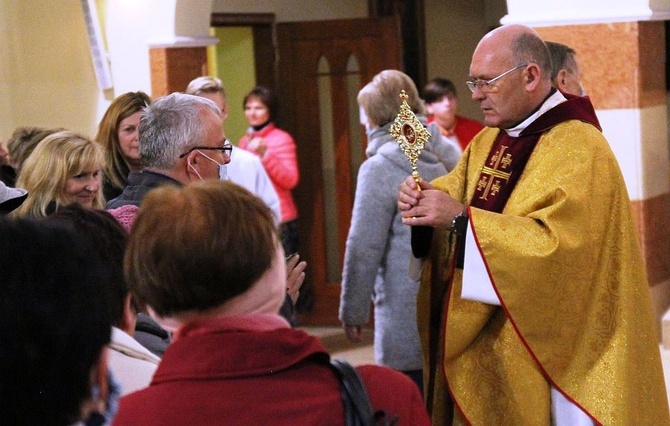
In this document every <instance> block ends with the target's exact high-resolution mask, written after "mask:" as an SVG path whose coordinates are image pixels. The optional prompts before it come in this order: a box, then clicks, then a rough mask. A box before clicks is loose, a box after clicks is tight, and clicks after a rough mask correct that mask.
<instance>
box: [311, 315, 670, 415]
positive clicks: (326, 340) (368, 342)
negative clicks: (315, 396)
mask: <svg viewBox="0 0 670 426" xmlns="http://www.w3.org/2000/svg"><path fill="white" fill-rule="evenodd" d="M304 330H305V331H306V332H308V333H310V334H313V335H316V336H319V337H321V341H322V342H323V344H324V346H325V347H326V348H327V349H328V351H329V352H330V353H331V355H332V356H333V357H334V358H339V359H344V360H347V361H349V362H350V363H351V364H353V365H361V364H374V362H375V360H374V355H373V353H372V330H365V331H364V333H363V342H361V343H351V342H349V341H348V340H347V338H346V336H345V335H344V332H343V331H342V329H341V328H339V327H304ZM660 351H661V359H662V361H663V371H664V373H665V387H666V389H667V393H668V395H669V397H668V403H669V404H670V349H665V348H664V347H663V345H661V346H660Z"/></svg>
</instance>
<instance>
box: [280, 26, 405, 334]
mask: <svg viewBox="0 0 670 426" xmlns="http://www.w3.org/2000/svg"><path fill="white" fill-rule="evenodd" d="M277 41H278V85H277V86H278V87H277V89H278V94H279V114H278V115H279V117H278V122H279V123H280V126H281V127H283V128H285V129H286V130H287V131H288V132H289V133H291V134H292V135H293V136H294V138H295V140H296V143H297V146H298V161H299V167H300V183H299V185H298V187H297V188H296V189H295V190H294V192H293V193H294V196H295V199H296V203H297V206H298V211H299V215H300V218H299V225H300V254H301V257H302V258H303V259H304V260H306V261H307V262H308V263H309V266H308V268H307V278H306V283H305V286H306V287H307V286H309V287H310V289H306V290H308V292H309V293H310V297H309V298H308V299H307V302H308V303H307V310H306V311H303V312H301V314H300V319H301V322H302V323H303V324H311V325H321V324H323V325H325V324H339V320H338V318H337V315H338V308H339V297H340V282H341V277H342V263H343V257H344V248H345V243H346V238H347V233H348V232H349V225H350V222H351V209H352V207H353V199H354V191H355V184H356V176H357V172H358V167H359V166H360V164H361V162H362V161H363V160H364V158H365V157H364V150H365V144H366V138H365V132H364V129H363V128H362V126H361V124H360V121H359V110H358V104H357V102H356V96H357V94H358V91H359V90H360V89H361V88H362V87H363V86H364V85H365V84H367V83H368V82H369V81H370V80H371V79H372V77H373V76H374V75H375V74H377V73H378V72H380V71H382V70H384V69H402V54H401V52H402V42H401V39H400V28H399V24H398V21H397V20H396V19H395V18H378V19H354V20H333V21H319V22H300V23H283V24H278V25H277Z"/></svg>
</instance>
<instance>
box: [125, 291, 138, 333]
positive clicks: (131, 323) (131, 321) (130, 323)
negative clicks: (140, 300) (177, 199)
mask: <svg viewBox="0 0 670 426" xmlns="http://www.w3.org/2000/svg"><path fill="white" fill-rule="evenodd" d="M132 298H133V296H132V295H131V294H130V293H128V294H127V295H126V298H125V299H123V316H122V318H121V330H123V331H125V332H126V333H128V334H130V335H131V336H132V335H133V334H134V333H135V323H136V322H137V312H135V309H134V308H133V305H132Z"/></svg>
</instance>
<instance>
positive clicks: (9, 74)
mask: <svg viewBox="0 0 670 426" xmlns="http://www.w3.org/2000/svg"><path fill="white" fill-rule="evenodd" d="M188 1H193V2H194V4H197V7H198V8H199V9H200V8H202V3H203V1H205V3H206V2H207V1H209V0H179V1H178V2H176V3H175V1H174V0H173V3H175V4H177V5H179V8H181V9H180V10H183V8H184V7H185V6H184V5H187V4H188ZM96 2H97V4H98V8H99V10H100V13H101V15H102V19H103V21H104V22H103V26H105V24H106V23H107V24H109V23H110V22H111V23H114V25H112V26H111V27H110V26H107V28H106V30H107V31H108V32H109V33H108V34H106V37H107V42H108V48H109V49H110V57H111V58H112V73H113V75H112V77H113V79H114V85H115V87H114V90H113V91H109V90H108V91H106V92H102V91H100V90H99V89H98V87H97V82H96V79H95V74H94V70H93V66H92V63H91V59H90V53H89V48H88V40H87V35H86V29H85V26H84V19H83V15H82V11H81V5H80V2H79V1H78V0H59V1H57V2H55V1H49V2H47V1H44V0H21V1H20V2H17V1H14V0H0V99H2V102H0V138H3V139H7V138H8V137H9V136H10V135H11V132H12V131H13V130H14V129H15V128H16V127H18V126H27V125H40V126H49V127H54V126H59V127H66V128H70V129H72V130H76V131H79V132H82V133H84V134H87V135H89V136H93V135H94V134H95V131H96V129H97V123H98V120H99V119H100V117H101V116H102V114H103V113H104V111H105V110H106V108H107V106H108V105H109V102H110V101H111V99H113V97H114V96H116V95H118V94H121V93H124V92H126V91H128V90H144V91H147V92H149V89H150V87H149V75H148V72H149V69H148V64H147V63H145V62H146V60H145V59H144V58H145V57H146V56H148V55H146V54H143V55H140V54H138V53H137V52H136V50H142V52H145V47H144V46H147V45H148V40H150V39H152V38H153V39H155V38H156V37H159V38H160V36H161V35H165V34H167V33H168V32H169V31H168V29H166V28H168V27H169V26H170V23H169V22H163V23H162V24H161V23H159V22H153V21H157V20H161V19H159V18H160V17H161V16H162V17H163V21H165V20H167V21H170V20H171V18H169V17H167V15H169V13H168V11H166V10H165V9H166V8H165V4H168V3H170V2H169V1H166V0H134V1H133V2H123V3H116V5H115V2H110V1H109V0H96ZM211 3H212V11H213V12H224V13H274V14H275V15H276V17H277V21H279V22H287V21H297V20H321V19H342V18H357V17H365V16H367V0H257V1H254V2H249V1H248V0H212V1H211ZM491 4H494V5H496V4H498V5H500V4H502V5H503V9H504V5H505V1H504V0H472V1H468V0H453V1H452V0H450V1H449V2H445V1H444V0H427V6H426V12H427V13H426V25H427V31H428V34H427V47H428V72H429V77H433V76H436V75H445V76H448V77H450V78H452V79H453V80H454V81H455V82H456V83H457V84H459V83H460V82H462V81H463V80H464V79H465V77H464V76H465V75H466V74H467V68H468V65H469V61H470V55H471V52H472V50H473V49H474V46H475V44H476V42H477V40H478V39H479V38H480V37H481V35H483V33H484V31H485V30H486V28H487V27H488V26H489V25H490V23H489V22H488V21H490V20H491V19H493V18H491V17H490V15H497V13H492V12H491V11H495V10H496V7H491ZM108 7H109V8H110V10H111V11H112V13H110V10H107V8H108ZM194 7H195V6H194ZM112 8H113V9H112ZM120 9H123V13H120V12H118V11H119V10H120ZM502 14H504V12H503V13H500V15H501V16H502ZM152 16H153V19H151V17H152ZM123 17H125V18H123ZM166 17H167V18H166ZM478 17H484V18H482V19H483V20H482V21H480V19H479V18H478ZM173 18H174V16H173ZM121 19H124V20H125V21H126V22H128V21H132V22H135V21H136V20H137V19H141V23H140V24H138V25H127V26H126V27H125V28H124V29H123V30H121V29H120V28H123V27H120V26H118V24H116V23H117V22H118V21H119V20H121ZM133 19H135V21H134V20H133ZM171 24H172V25H173V27H174V26H176V27H179V25H181V24H179V25H176V24H175V23H174V22H172V23H171ZM152 26H153V27H152ZM163 27H166V28H163ZM180 28H181V27H180ZM180 31H181V32H184V33H185V34H188V29H184V28H182V29H181V30H180ZM196 32H198V31H196ZM189 35H197V34H189ZM110 41H111V43H110ZM110 44H111V45H110ZM132 47H135V48H134V49H133V48H132ZM124 52H125V53H124ZM120 55H121V56H123V55H126V56H128V58H126V59H124V58H119V56H120ZM121 61H126V62H127V65H124V66H123V67H122V68H121V72H119V69H120V68H119V63H120V62H121ZM133 64H134V65H133ZM461 87H463V90H461ZM458 88H459V91H460V94H461V103H462V112H464V113H465V115H468V116H472V117H475V118H479V115H478V114H479V112H478V110H477V109H476V106H474V105H472V104H471V103H470V101H468V99H467V97H468V96H467V95H468V94H467V93H465V87H464V86H461V85H460V84H459V86H458Z"/></svg>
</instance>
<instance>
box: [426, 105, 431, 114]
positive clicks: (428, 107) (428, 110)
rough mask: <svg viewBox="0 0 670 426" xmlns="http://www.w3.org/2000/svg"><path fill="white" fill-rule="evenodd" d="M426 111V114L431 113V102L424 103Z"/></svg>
mask: <svg viewBox="0 0 670 426" xmlns="http://www.w3.org/2000/svg"><path fill="white" fill-rule="evenodd" d="M426 112H427V113H428V114H433V104H426Z"/></svg>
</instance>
